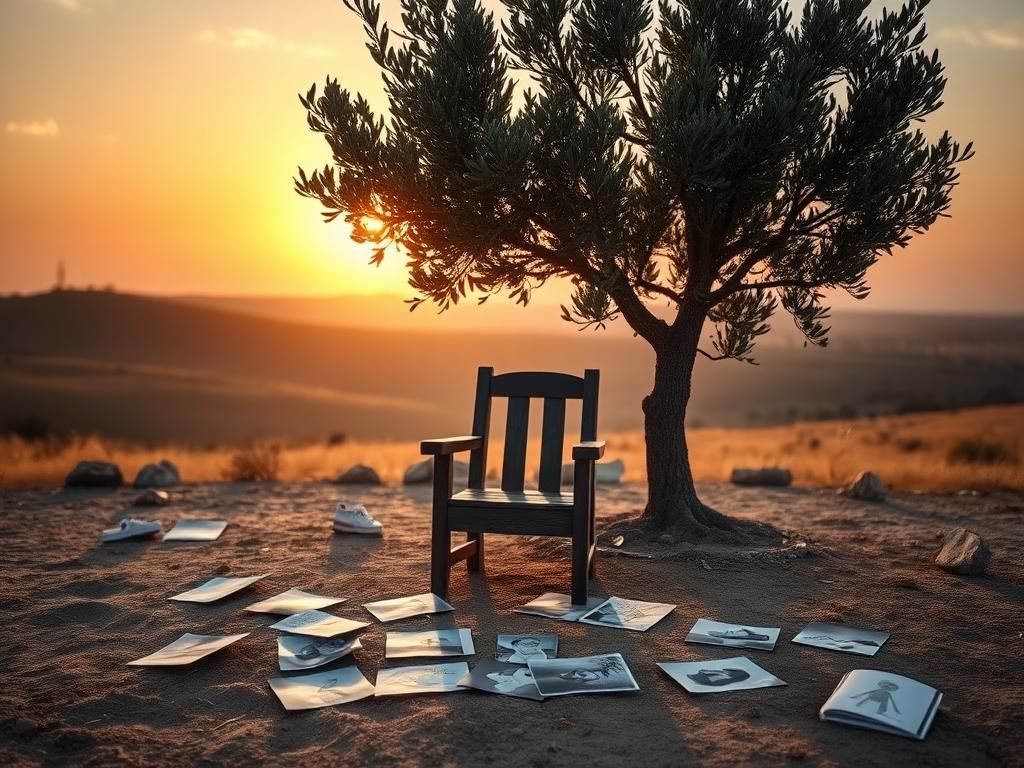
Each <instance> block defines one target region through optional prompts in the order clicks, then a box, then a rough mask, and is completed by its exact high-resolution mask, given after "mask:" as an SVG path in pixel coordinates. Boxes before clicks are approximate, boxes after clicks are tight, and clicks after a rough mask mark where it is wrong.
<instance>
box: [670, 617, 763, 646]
mask: <svg viewBox="0 0 1024 768" xmlns="http://www.w3.org/2000/svg"><path fill="white" fill-rule="evenodd" d="M781 631H782V630H781V629H780V628H779V627H755V626H753V625H751V624H727V623H725V622H722V621H712V620H711V619H697V623H696V624H694V625H693V628H692V629H690V632H689V634H688V635H687V636H686V642H688V643H701V644H703V645H718V646H723V647H726V648H757V649H760V650H762V651H771V650H774V648H775V643H776V641H777V640H778V639H779V632H781Z"/></svg>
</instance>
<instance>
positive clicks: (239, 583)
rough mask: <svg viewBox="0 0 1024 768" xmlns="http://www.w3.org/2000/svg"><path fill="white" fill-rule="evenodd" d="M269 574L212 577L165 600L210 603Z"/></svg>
mask: <svg viewBox="0 0 1024 768" xmlns="http://www.w3.org/2000/svg"><path fill="white" fill-rule="evenodd" d="M269 575H270V574H269V573H261V574H260V575H259V576H244V577H236V576H214V577H213V578H212V579H210V580H209V581H208V582H206V583H205V584H200V585H199V586H198V587H196V588H195V589H190V590H188V591H187V592H182V593H181V594H180V595H175V596H174V597H169V598H167V599H168V600H178V601H180V602H183V603H212V602H215V601H217V600H220V599H222V598H225V597H227V596H228V595H232V594H234V593H235V592H237V591H238V590H240V589H245V588H246V587H248V586H250V585H252V584H255V583H256V582H257V581H259V580H260V579H265V578H267V576H269Z"/></svg>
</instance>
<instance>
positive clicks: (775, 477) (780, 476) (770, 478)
mask: <svg viewBox="0 0 1024 768" xmlns="http://www.w3.org/2000/svg"><path fill="white" fill-rule="evenodd" d="M729 482H731V483H732V484H733V485H767V486H778V487H785V486H787V485H791V484H792V483H793V473H792V472H790V471H789V470H788V469H785V468H784V467H761V468H760V469H750V468H744V467H737V468H736V469H734V470H733V471H732V474H731V475H730V476H729Z"/></svg>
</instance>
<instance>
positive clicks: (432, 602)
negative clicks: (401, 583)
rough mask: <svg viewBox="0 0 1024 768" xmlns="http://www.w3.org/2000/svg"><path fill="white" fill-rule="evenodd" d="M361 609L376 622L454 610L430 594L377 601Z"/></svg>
mask: <svg viewBox="0 0 1024 768" xmlns="http://www.w3.org/2000/svg"><path fill="white" fill-rule="evenodd" d="M363 608H365V609H366V610H368V611H369V612H370V613H372V614H373V615H374V616H375V617H376V618H377V620H378V621H397V620H398V619H407V618H409V617H410V616H424V615H426V614H428V613H444V612H446V611H454V610H455V609H454V608H452V606H450V605H449V604H448V603H446V602H445V601H444V600H442V599H441V598H440V597H438V596H437V595H435V594H433V593H432V592H427V593H425V594H422V595H412V596H411V597H396V598H395V599H394V600H378V601H377V602H375V603H366V604H364V605H363Z"/></svg>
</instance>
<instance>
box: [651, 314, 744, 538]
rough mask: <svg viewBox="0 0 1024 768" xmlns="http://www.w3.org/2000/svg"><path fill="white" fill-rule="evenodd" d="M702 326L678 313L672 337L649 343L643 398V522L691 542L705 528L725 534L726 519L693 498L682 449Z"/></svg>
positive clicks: (691, 316)
mask: <svg viewBox="0 0 1024 768" xmlns="http://www.w3.org/2000/svg"><path fill="white" fill-rule="evenodd" d="M703 326H704V313H703V311H700V310H699V309H691V310H689V311H684V312H683V314H682V315H681V317H680V321H679V323H678V324H677V325H676V326H674V327H673V333H671V334H670V335H668V336H667V337H666V338H665V339H663V340H659V341H658V342H657V343H656V344H654V345H653V346H654V351H655V355H656V362H655V368H654V387H653V389H652V390H651V393H650V394H649V395H648V396H647V397H645V398H644V401H643V411H644V437H645V440H646V443H647V491H648V496H647V508H646V509H645V510H644V520H645V521H646V522H647V524H648V525H649V526H650V527H651V528H654V529H658V530H662V529H665V530H667V529H672V530H673V531H675V532H676V533H678V534H679V535H681V536H683V537H684V538H685V539H687V540H690V541H696V540H699V539H701V538H703V537H704V536H705V535H706V534H707V533H708V532H709V530H710V529H712V528H715V529H726V530H728V529H730V528H731V527H732V526H731V525H730V523H729V520H728V518H726V517H725V516H724V515H721V514H719V513H718V512H715V511H714V510H712V509H710V508H708V507H705V506H704V505H703V504H702V503H701V501H700V499H699V498H698V497H697V490H696V488H695V487H694V483H693V473H692V472H691V471H690V456H689V452H688V450H687V446H686V432H685V426H684V422H685V420H686V407H687V404H688V402H689V400H690V384H691V379H692V375H693V367H694V363H695V362H696V358H697V344H698V343H699V341H700V334H701V329H702V328H703Z"/></svg>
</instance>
